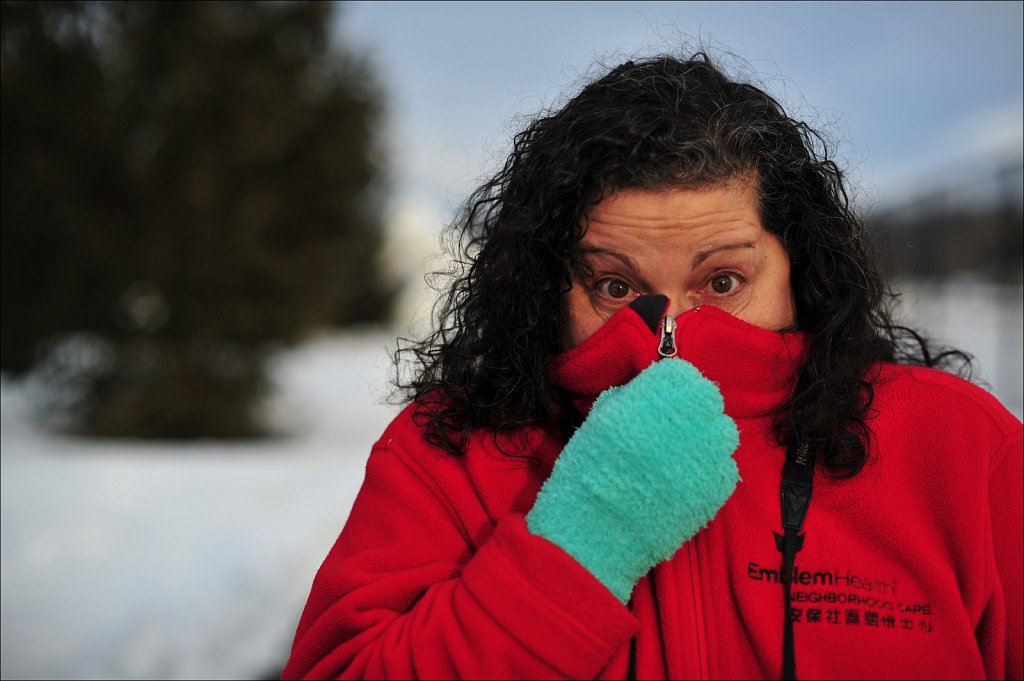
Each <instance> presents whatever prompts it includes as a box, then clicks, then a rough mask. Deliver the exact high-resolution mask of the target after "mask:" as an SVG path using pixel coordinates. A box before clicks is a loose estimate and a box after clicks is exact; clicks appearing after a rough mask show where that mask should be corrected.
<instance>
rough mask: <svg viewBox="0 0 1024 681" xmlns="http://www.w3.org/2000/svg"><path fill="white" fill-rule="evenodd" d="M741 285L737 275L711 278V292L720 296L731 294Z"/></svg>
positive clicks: (721, 275) (722, 275)
mask: <svg viewBox="0 0 1024 681" xmlns="http://www.w3.org/2000/svg"><path fill="white" fill-rule="evenodd" d="M739 285H740V281H739V279H738V278H737V277H736V275H735V274H726V273H723V274H716V275H715V276H713V277H711V282H710V286H711V290H712V291H714V292H715V293H718V294H720V295H724V294H726V293H731V292H732V291H733V290H735V289H736V287H738V286H739Z"/></svg>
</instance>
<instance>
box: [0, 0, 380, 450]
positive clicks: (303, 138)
mask: <svg viewBox="0 0 1024 681" xmlns="http://www.w3.org/2000/svg"><path fill="white" fill-rule="evenodd" d="M334 7H335V6H334V5H332V4H328V3H319V2H316V3H248V2H246V3H221V2H218V3H205V2H200V3H192V2H165V3H164V2H161V3H155V2H154V3H149V2H145V3H141V2H140V3H36V2H24V3H20V2H5V3H4V4H3V6H2V12H3V16H2V23H3V27H2V59H3V61H2V66H0V77H2V103H0V107H2V137H3V140H2V183H3V184H2V197H3V198H2V246H0V251H2V358H0V359H2V366H3V368H4V369H5V370H11V371H16V372H23V371H26V370H29V369H31V368H33V367H35V369H36V374H39V375H46V376H49V377H50V378H51V379H52V380H53V381H54V384H55V387H56V388H57V389H58V390H59V392H58V394H60V395H62V396H63V397H64V398H65V400H64V402H65V403H66V404H65V406H70V407H74V408H75V410H76V414H77V416H78V417H79V418H80V419H81V420H80V423H81V425H82V427H83V428H84V429H85V430H87V431H90V432H95V433H103V434H116V435H128V436H142V437H198V436H224V437H231V436H240V435H249V434H253V433H255V432H258V430H259V428H258V424H257V423H256V422H255V421H254V406H255V405H256V404H257V401H258V398H259V396H260V394H261V389H262V387H263V384H264V375H263V360H264V358H265V356H266V353H267V351H268V349H270V348H272V347H274V344H279V343H287V342H292V341H295V340H297V339H299V338H301V337H302V335H303V334H304V333H306V332H308V331H309V330H310V329H312V328H315V327H317V326H322V325H324V324H327V323H341V324H345V323H355V322H372V321H377V320H381V319H383V318H385V317H386V314H387V312H388V310H387V308H388V303H389V300H390V295H389V292H388V291H387V290H386V288H385V287H383V286H382V284H381V282H380V279H379V277H378V275H377V269H376V254H377V251H378V249H379V246H380V243H381V240H382V233H381V230H380V226H379V223H378V215H379V210H378V208H379V204H380V201H381V186H380V185H381V182H380V179H381V178H380V175H381V171H380V168H379V151H378V148H377V146H376V143H375V136H374V133H375V131H376V128H377V125H378V121H379V119H380V108H381V95H380V93H379V90H378V88H377V86H376V85H375V81H374V79H373V77H372V72H371V70H370V68H369V67H368V65H367V64H366V63H365V61H364V60H362V59H360V58H359V57H358V56H356V55H354V54H352V53H350V52H346V51H339V49H338V48H336V47H332V46H330V45H329V44H328V37H329V35H328V34H329V23H330V18H331V17H330V15H331V12H332V10H333V9H334ZM68 396H71V397H73V399H68Z"/></svg>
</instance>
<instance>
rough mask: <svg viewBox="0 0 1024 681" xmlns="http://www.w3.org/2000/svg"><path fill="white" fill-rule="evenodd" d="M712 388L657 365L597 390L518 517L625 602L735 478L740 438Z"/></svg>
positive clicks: (677, 363)
mask: <svg viewBox="0 0 1024 681" xmlns="http://www.w3.org/2000/svg"><path fill="white" fill-rule="evenodd" d="M722 410H723V405H722V395H721V393H719V392H718V388H717V387H716V386H715V384H714V383H712V382H711V381H709V380H707V379H706V378H704V377H703V376H701V374H700V372H699V371H698V370H697V368H696V367H694V366H693V365H692V364H690V363H689V362H686V361H684V360H681V359H663V360H661V361H660V362H655V363H654V364H652V365H651V366H650V367H648V368H647V369H645V370H643V371H642V372H640V374H638V375H637V376H636V378H634V379H633V380H632V381H630V382H629V383H627V384H626V385H623V386H621V387H618V388H611V389H609V390H606V391H604V392H603V393H601V395H600V396H599V397H598V398H597V401H596V402H594V406H593V407H592V408H591V410H590V414H589V415H588V416H587V418H586V420H585V421H584V422H583V424H582V425H581V426H580V427H579V430H577V431H576V433H575V434H574V435H573V436H572V438H571V439H570V440H569V442H568V444H566V446H565V449H564V450H563V451H562V453H561V455H560V456H559V457H558V460H557V461H556V462H555V467H554V469H553V470H552V472H551V477H549V478H548V480H547V482H545V483H544V486H543V487H542V488H541V490H540V493H539V494H538V495H537V501H536V502H535V503H534V506H533V508H532V509H531V510H530V512H529V514H527V516H526V523H527V527H528V528H529V529H530V531H531V532H533V533H534V534H537V535H540V536H541V537H544V538H545V539H547V540H549V541H552V542H554V543H555V544H558V545H559V546H560V547H562V549H564V550H565V551H566V552H567V553H569V555H571V556H572V557H573V558H575V559H576V560H577V561H579V562H580V564H581V565H583V567H585V568H587V570H589V571H590V573H591V574H593V575H594V576H595V577H597V579H598V580H600V581H601V583H602V584H604V585H605V586H607V587H608V589H609V590H610V591H611V592H612V593H613V594H615V596H616V597H617V598H618V599H619V600H620V601H622V602H623V603H625V602H626V601H628V600H629V595H630V593H632V591H633V587H634V586H635V585H636V583H637V581H638V580H639V579H640V578H641V577H643V576H644V575H645V574H647V571H648V570H650V569H651V568H652V567H654V566H655V565H657V564H658V563H660V562H661V561H663V560H666V559H668V558H671V557H672V555H673V554H675V552H676V551H677V550H678V549H679V547H680V546H681V545H682V544H683V542H685V541H686V540H688V539H689V538H690V537H692V536H693V535H695V534H696V533H697V531H698V530H700V528H702V527H703V526H704V525H706V524H707V523H708V521H709V520H711V519H712V518H713V517H714V516H715V513H717V512H718V509H720V508H721V507H722V505H723V504H724V503H725V502H726V500H727V499H728V498H729V496H730V495H731V494H732V492H733V490H734V489H735V488H736V483H737V482H738V481H739V472H738V470H737V468H736V462H735V461H733V459H732V456H731V455H732V453H733V452H734V451H735V450H736V447H737V446H738V445H739V434H738V433H737V431H736V425H735V424H734V423H733V421H732V419H730V418H729V417H728V416H726V415H725V414H724V413H723V411H722Z"/></svg>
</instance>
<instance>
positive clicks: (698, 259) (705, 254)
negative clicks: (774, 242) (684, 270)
mask: <svg viewBox="0 0 1024 681" xmlns="http://www.w3.org/2000/svg"><path fill="white" fill-rule="evenodd" d="M739 248H754V244H753V242H745V243H735V244H722V245H720V246H714V247H712V248H709V249H707V250H704V251H701V252H700V253H698V254H697V255H695V256H693V263H692V264H691V265H690V269H696V268H697V266H698V265H700V264H701V263H702V262H704V261H705V260H707V259H708V258H710V257H711V256H712V255H714V254H715V253H718V252H719V251H731V250H736V249H739Z"/></svg>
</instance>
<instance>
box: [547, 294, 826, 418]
mask: <svg viewBox="0 0 1024 681" xmlns="http://www.w3.org/2000/svg"><path fill="white" fill-rule="evenodd" d="M668 302H669V301H668V298H666V297H665V296H642V297H641V298H638V299H637V300H636V301H634V302H633V304H631V305H630V306H628V307H626V308H623V309H621V310H619V311H618V312H617V313H615V315H613V316H612V317H611V318H610V319H609V320H608V321H607V322H605V324H604V325H603V326H602V327H601V328H600V329H598V330H597V332H596V333H594V335H592V336H591V337H590V338H588V339H587V340H586V341H584V342H583V343H582V344H581V345H578V346H577V347H575V348H573V349H571V350H568V351H567V352H563V353H561V354H559V355H556V356H555V357H554V358H553V359H552V373H551V375H552V380H553V382H554V384H555V385H556V386H558V387H560V388H562V389H564V390H566V391H568V393H569V396H570V399H571V400H572V403H573V405H574V406H575V407H576V409H577V410H578V411H579V412H580V414H582V415H584V416H585V415H586V414H587V412H589V411H590V407H591V405H592V404H593V403H594V400H595V399H597V396H598V394H600V393H601V392H602V391H604V390H606V389H608V388H611V387H613V386H618V385H623V384H625V383H627V382H629V381H630V380H631V379H632V378H633V377H634V376H636V375H637V374H638V373H640V372H641V371H642V370H643V369H645V368H647V367H648V366H649V365H650V364H652V363H653V362H656V361H658V360H659V359H660V358H661V355H659V352H658V348H659V345H660V344H661V343H662V341H663V339H664V335H665V334H664V323H665V316H664V315H663V314H662V313H663V312H664V311H665V310H666V309H668ZM675 322H676V328H675V332H674V340H675V346H676V350H677V356H678V357H680V358H682V359H685V360H686V361H688V362H690V363H691V364H693V365H694V366H696V367H697V368H698V369H699V370H700V372H701V373H702V374H703V375H704V377H705V378H707V379H709V380H711V381H713V382H714V383H716V384H717V385H718V388H719V390H721V392H722V397H723V398H724V401H725V412H726V413H727V414H729V415H730V416H732V417H733V418H744V417H756V416H766V415H768V414H771V413H773V412H775V411H776V410H777V409H778V408H779V407H780V406H781V405H782V404H783V403H784V402H785V401H786V399H788V398H789V396H790V395H791V394H792V391H793V386H794V384H795V380H796V374H797V370H798V369H799V368H800V366H801V364H802V363H803V360H804V357H805V352H806V348H805V338H804V334H803V333H802V332H798V331H796V332H780V331H770V330H768V329H762V328H760V327H757V326H754V325H752V324H748V323H747V322H744V321H742V320H740V319H738V318H737V317H734V316H732V315H731V314H729V313H728V312H725V311H723V310H720V309H718V308H715V307H711V306H704V307H697V308H693V309H691V310H688V311H686V312H684V313H683V314H681V315H679V316H678V317H676V318H675Z"/></svg>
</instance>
